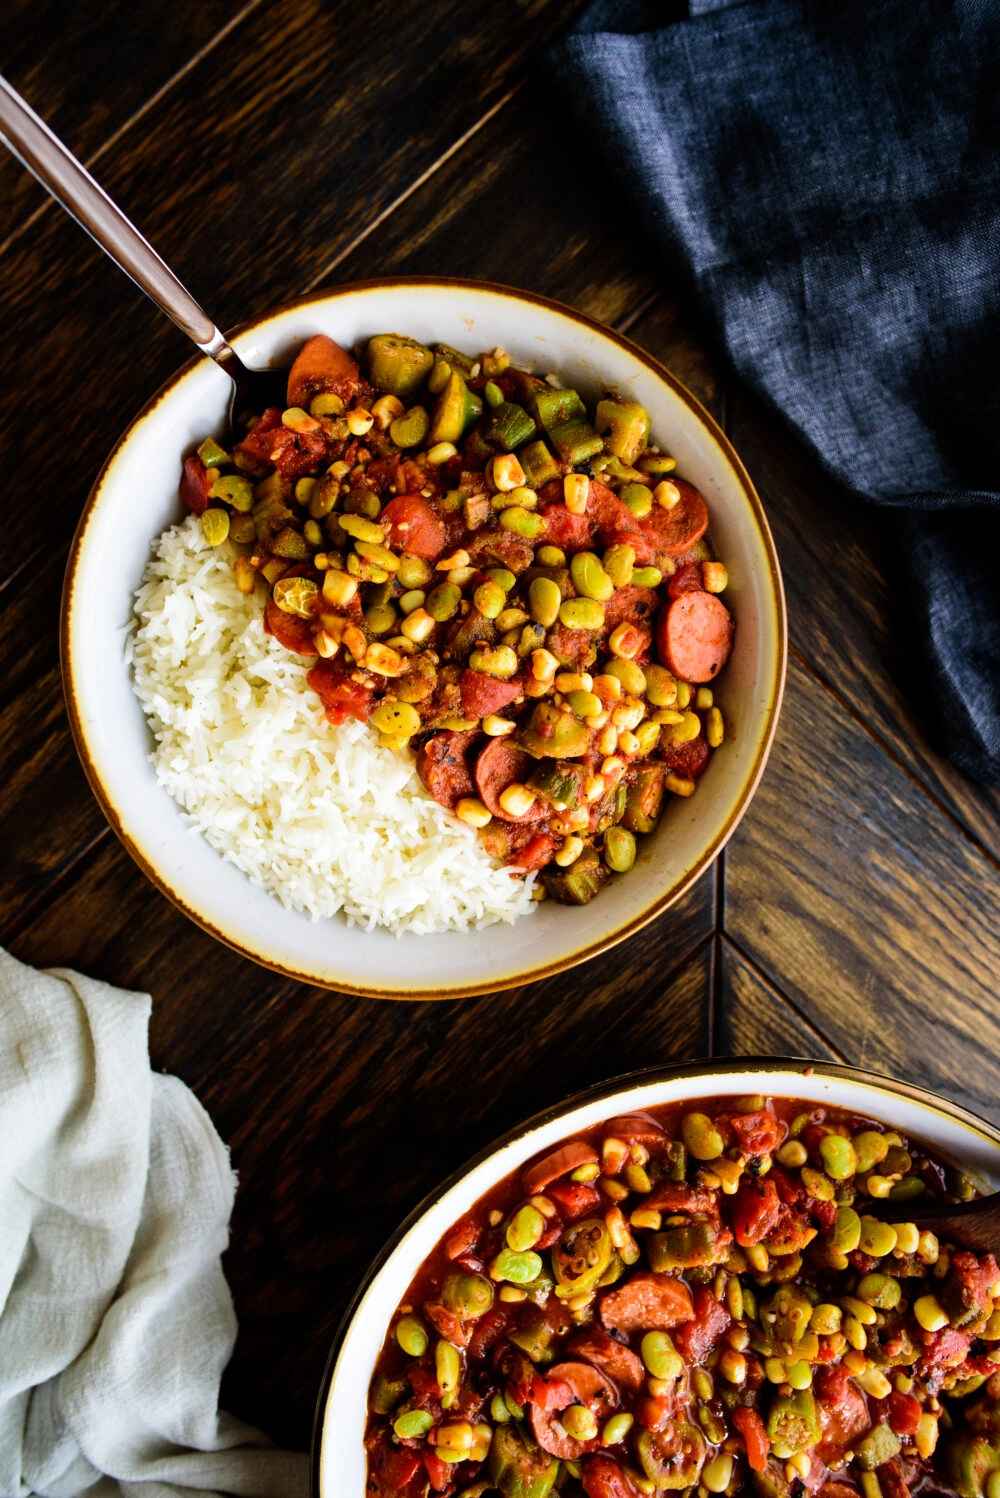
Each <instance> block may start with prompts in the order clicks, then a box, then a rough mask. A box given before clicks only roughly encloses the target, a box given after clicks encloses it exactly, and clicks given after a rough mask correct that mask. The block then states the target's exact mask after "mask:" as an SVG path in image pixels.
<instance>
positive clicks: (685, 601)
mask: <svg viewBox="0 0 1000 1498" xmlns="http://www.w3.org/2000/svg"><path fill="white" fill-rule="evenodd" d="M656 634H657V639H656V645H657V650H658V651H659V655H660V660H661V661H662V662H663V664H664V665H665V666H669V668H670V670H671V671H673V672H674V674H675V675H676V676H678V677H680V679H681V680H682V681H713V680H714V678H715V677H716V676H717V675H718V673H719V672H720V671H721V669H722V667H723V666H724V665H725V664H726V661H727V660H728V659H729V652H730V650H731V649H732V645H733V620H732V615H731V614H730V612H729V610H728V609H727V608H726V605H725V604H724V603H723V602H722V600H721V599H720V598H717V597H716V595H715V594H714V593H682V594H681V596H680V598H675V599H674V601H673V603H672V604H671V605H670V607H669V608H668V609H666V610H665V611H664V610H661V611H660V616H659V619H658V621H657V631H656Z"/></svg>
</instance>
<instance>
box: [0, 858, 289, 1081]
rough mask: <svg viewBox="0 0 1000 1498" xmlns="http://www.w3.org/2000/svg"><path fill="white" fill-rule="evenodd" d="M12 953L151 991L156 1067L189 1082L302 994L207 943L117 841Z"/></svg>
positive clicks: (43, 906) (26, 928)
mask: <svg viewBox="0 0 1000 1498" xmlns="http://www.w3.org/2000/svg"><path fill="white" fill-rule="evenodd" d="M5 945H7V946H8V947H9V948H10V950H11V951H12V952H13V954H14V956H15V957H18V958H20V960H21V961H22V962H31V963H34V964H35V966H36V967H56V966H58V967H71V968H76V969H78V970H79V971H81V972H85V973H88V974H89V975H90V976H91V977H94V978H103V979H104V980H105V981H106V982H108V983H113V984H117V985H118V986H119V987H121V988H129V989H141V990H143V991H145V992H149V993H152V994H153V995H154V997H155V1001H156V1002H155V1003H154V1005H153V1018H152V1022H151V1027H150V1051H151V1054H152V1057H153V1061H154V1064H155V1065H157V1066H161V1067H163V1068H164V1069H165V1070H167V1071H173V1072H176V1073H177V1074H178V1075H180V1076H182V1077H184V1078H190V1077H191V1076H192V1075H195V1074H198V1073H205V1072H207V1071H208V1070H210V1069H211V1068H212V1067H213V1066H215V1065H217V1064H218V1063H219V1062H220V1060H221V1059H222V1058H223V1057H224V1056H225V1055H226V1054H227V1052H228V1051H230V1050H231V1049H232V1047H233V1046H235V1045H236V1044H237V1043H238V1042H240V1041H241V1040H243V1039H244V1037H245V1036H246V1035H247V1034H248V1033H249V1032H250V1031H252V1030H253V1028H254V1027H255V1026H256V1025H257V1024H259V1023H260V1022H261V1021H262V1020H263V1019H264V1018H265V1017H266V1016H267V1015H268V1014H269V1013H270V1012H271V1011H272V1010H274V1009H275V1008H276V1007H277V1006H278V1005H279V1004H280V1003H281V1001H282V1000H283V999H284V998H286V997H287V996H288V994H289V993H291V992H292V990H293V989H294V988H295V987H296V985H295V984H294V983H292V982H290V981H289V980H287V979H284V978H281V977H279V976H278V975H276V974H274V973H271V972H269V971H268V970H267V969H266V968H262V967H258V966H257V965H256V963H252V962H247V960H246V958H244V957H241V956H239V955H238V954H237V953H235V952H232V951H230V949H229V948H228V947H225V946H223V945H222V944H221V943H220V942H218V941H216V940H215V939H214V938H213V937H210V936H207V935H205V933H204V932H203V931H201V930H200V928H199V927H197V926H195V925H194V924H193V923H192V922H191V921H190V920H188V918H187V917H186V916H184V915H182V914H181V913H180V911H178V910H177V909H175V907H174V906H173V905H172V904H171V903H170V902H169V901H168V900H167V899H165V897H164V896H163V895H161V894H160V893H159V891H158V890H157V889H156V888H155V887H154V886H153V885H152V884H150V882H149V880H148V879H147V878H146V876H145V875H144V874H143V873H142V872H141V870H140V869H139V868H138V867H137V865H136V864H134V863H133V862H132V859H131V857H130V856H129V854H128V853H126V851H125V849H124V848H123V847H122V845H121V844H120V843H119V842H118V840H117V838H115V837H114V836H113V835H111V834H110V833H107V834H105V835H104V836H103V837H102V838H101V839H100V840H99V841H98V842H97V844H96V846H95V847H94V848H93V849H92V850H91V851H90V852H89V853H84V855H83V856H82V857H81V858H80V859H79V860H78V861H77V862H76V863H74V864H73V866H72V868H71V869H70V871H69V874H68V876H67V878H66V879H65V881H64V882H63V883H61V884H60V883H57V884H56V885H55V886H54V887H53V888H52V889H51V890H49V891H48V892H47V894H46V896H45V898H44V899H43V900H41V901H39V903H38V904H37V906H36V907H34V908H33V909H32V910H31V911H30V912H29V913H28V915H27V917H26V919H25V920H24V921H23V923H22V924H21V925H19V926H18V927H17V929H16V930H15V931H14V932H13V934H12V935H10V936H8V937H5Z"/></svg>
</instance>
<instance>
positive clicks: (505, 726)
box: [482, 713, 517, 739]
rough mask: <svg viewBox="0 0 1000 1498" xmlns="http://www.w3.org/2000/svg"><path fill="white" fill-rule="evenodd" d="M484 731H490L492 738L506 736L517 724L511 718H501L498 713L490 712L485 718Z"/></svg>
mask: <svg viewBox="0 0 1000 1498" xmlns="http://www.w3.org/2000/svg"><path fill="white" fill-rule="evenodd" d="M482 727H483V733H488V734H489V736H490V738H491V739H502V738H506V736H507V734H509V733H513V732H514V729H515V728H516V727H517V724H516V723H514V722H513V721H512V719H510V718H501V717H499V716H498V715H497V714H496V713H489V714H487V716H486V717H485V718H484V719H483V724H482Z"/></svg>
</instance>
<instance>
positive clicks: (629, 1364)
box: [566, 1326, 646, 1394]
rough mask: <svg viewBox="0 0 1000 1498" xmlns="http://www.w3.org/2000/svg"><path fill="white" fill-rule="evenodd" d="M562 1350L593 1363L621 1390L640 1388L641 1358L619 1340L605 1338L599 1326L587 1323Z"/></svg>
mask: <svg viewBox="0 0 1000 1498" xmlns="http://www.w3.org/2000/svg"><path fill="white" fill-rule="evenodd" d="M566 1351H567V1352H571V1353H572V1354H573V1356H574V1357H575V1358H586V1360H587V1362H588V1363H593V1365H594V1367H595V1368H600V1369H601V1371H602V1373H606V1374H607V1375H608V1377H609V1378H612V1379H614V1381H615V1383H616V1384H617V1385H618V1387H619V1388H621V1389H628V1390H629V1392H630V1393H633V1394H637V1393H638V1392H639V1390H640V1389H641V1388H642V1385H643V1382H644V1381H645V1377H646V1370H645V1368H644V1367H643V1365H642V1359H641V1358H639V1357H637V1356H636V1354H635V1353H634V1352H633V1351H632V1350H631V1348H629V1347H623V1346H622V1344H621V1342H616V1341H615V1339H614V1337H609V1336H608V1334H607V1332H604V1331H602V1330H601V1328H600V1327H599V1326H590V1327H588V1328H587V1330H586V1331H585V1332H581V1333H580V1335H579V1336H578V1337H574V1338H573V1340H572V1341H571V1342H570V1343H569V1344H568V1346H567V1348H566Z"/></svg>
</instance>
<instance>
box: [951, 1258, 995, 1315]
mask: <svg viewBox="0 0 1000 1498" xmlns="http://www.w3.org/2000/svg"><path fill="white" fill-rule="evenodd" d="M951 1273H952V1274H953V1275H954V1276H955V1278H956V1279H957V1280H958V1282H959V1284H960V1285H961V1287H962V1302H963V1305H964V1306H965V1307H966V1309H967V1310H974V1309H975V1310H980V1311H986V1310H992V1305H993V1302H992V1299H991V1296H990V1287H991V1286H992V1285H995V1284H996V1283H997V1281H998V1280H1000V1268H998V1267H997V1261H996V1259H995V1258H994V1257H993V1255H992V1254H979V1255H976V1254H971V1253H969V1252H968V1250H967V1249H961V1250H959V1251H958V1252H957V1253H953V1254H952V1255H951ZM958 1319H959V1318H958V1317H956V1320H958Z"/></svg>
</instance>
